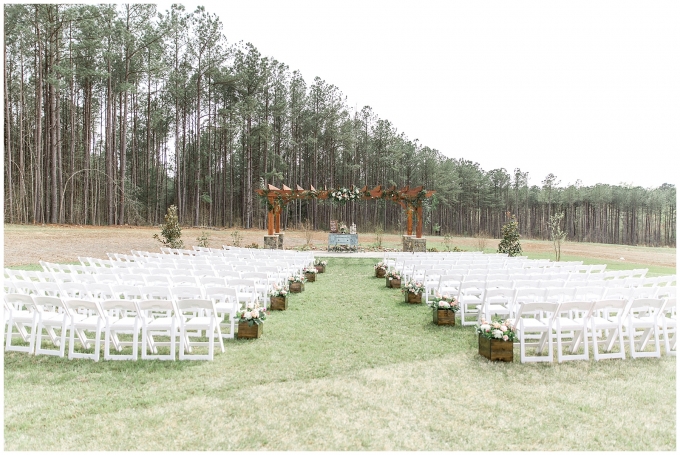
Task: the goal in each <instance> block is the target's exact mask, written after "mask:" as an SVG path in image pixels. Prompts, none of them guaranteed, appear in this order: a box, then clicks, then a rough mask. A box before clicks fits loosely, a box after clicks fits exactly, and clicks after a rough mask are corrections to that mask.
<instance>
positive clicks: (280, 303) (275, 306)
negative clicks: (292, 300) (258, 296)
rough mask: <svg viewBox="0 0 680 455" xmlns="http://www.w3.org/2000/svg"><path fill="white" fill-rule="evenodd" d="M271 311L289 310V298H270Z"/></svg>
mask: <svg viewBox="0 0 680 455" xmlns="http://www.w3.org/2000/svg"><path fill="white" fill-rule="evenodd" d="M269 309H270V310H273V311H284V310H286V309H288V297H269Z"/></svg>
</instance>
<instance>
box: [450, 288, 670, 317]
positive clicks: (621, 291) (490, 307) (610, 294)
mask: <svg viewBox="0 0 680 455" xmlns="http://www.w3.org/2000/svg"><path fill="white" fill-rule="evenodd" d="M495 284H501V283H495ZM477 289H480V288H479V287H477ZM675 289H676V288H675V287H674V286H670V287H639V288H626V287H620V288H615V287H607V286H574V287H563V288H560V287H543V286H524V287H522V286H518V285H517V283H515V286H507V285H506V286H494V285H493V284H492V285H489V284H488V283H487V285H486V286H485V288H484V289H483V292H482V293H481V296H480V295H479V294H477V290H476V289H475V287H472V289H471V292H470V293H469V294H470V295H465V296H464V297H463V298H462V300H461V306H463V307H464V308H462V309H461V315H474V313H475V309H478V310H479V312H478V319H479V318H481V317H482V316H485V317H486V318H487V319H488V318H489V317H490V311H496V312H500V313H503V314H506V315H508V316H510V317H512V316H513V315H514V314H515V312H516V309H517V307H518V305H519V304H520V303H522V302H540V301H547V302H557V303H561V302H569V301H580V300H598V299H623V300H632V299H641V298H674V297H675V296H676V290H675ZM513 290H514V291H515V294H514V295H513V296H512V298H511V299H509V298H508V295H509V292H510V291H513ZM501 296H505V298H501ZM499 300H500V301H501V302H502V304H503V307H499V306H498V303H499ZM471 323H472V322H471V321H465V323H464V324H463V325H471Z"/></svg>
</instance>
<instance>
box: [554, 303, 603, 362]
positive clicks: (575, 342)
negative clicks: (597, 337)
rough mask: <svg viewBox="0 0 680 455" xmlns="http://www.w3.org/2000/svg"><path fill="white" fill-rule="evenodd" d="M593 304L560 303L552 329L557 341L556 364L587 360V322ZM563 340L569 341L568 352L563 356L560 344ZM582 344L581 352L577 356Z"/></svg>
mask: <svg viewBox="0 0 680 455" xmlns="http://www.w3.org/2000/svg"><path fill="white" fill-rule="evenodd" d="M593 304H594V302H562V303H560V305H559V308H558V309H557V312H556V314H555V319H554V320H553V329H554V331H555V338H556V340H557V362H558V363H562V362H563V361H565V360H588V358H589V357H588V356H589V353H588V351H589V347H588V321H589V319H590V314H591V312H592V308H593ZM565 338H568V339H571V342H570V343H569V347H568V352H569V354H564V352H563V349H562V343H563V342H564V340H565ZM581 344H583V352H582V353H581V354H578V350H579V347H580V346H581Z"/></svg>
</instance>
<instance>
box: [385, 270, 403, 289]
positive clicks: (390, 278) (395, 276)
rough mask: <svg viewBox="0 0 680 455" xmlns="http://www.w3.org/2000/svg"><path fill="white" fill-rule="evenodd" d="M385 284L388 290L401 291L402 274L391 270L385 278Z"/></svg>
mask: <svg viewBox="0 0 680 455" xmlns="http://www.w3.org/2000/svg"><path fill="white" fill-rule="evenodd" d="M385 283H386V286H387V287H388V288H394V289H399V288H400V287H401V274H400V273H399V272H397V271H396V270H390V271H389V272H387V275H386V276H385Z"/></svg>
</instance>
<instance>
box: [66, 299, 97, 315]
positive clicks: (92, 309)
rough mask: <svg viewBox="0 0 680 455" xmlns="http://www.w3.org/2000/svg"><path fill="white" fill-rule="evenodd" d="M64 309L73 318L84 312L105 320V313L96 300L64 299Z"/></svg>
mask: <svg viewBox="0 0 680 455" xmlns="http://www.w3.org/2000/svg"><path fill="white" fill-rule="evenodd" d="M62 301H63V302H64V308H66V310H67V311H68V312H69V314H70V316H71V317H74V316H76V315H77V314H80V313H82V312H83V311H85V312H88V313H94V315H95V316H99V317H100V318H103V317H104V315H103V312H102V310H101V308H100V306H99V304H98V303H97V302H95V301H94V300H85V299H64V300H62Z"/></svg>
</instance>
